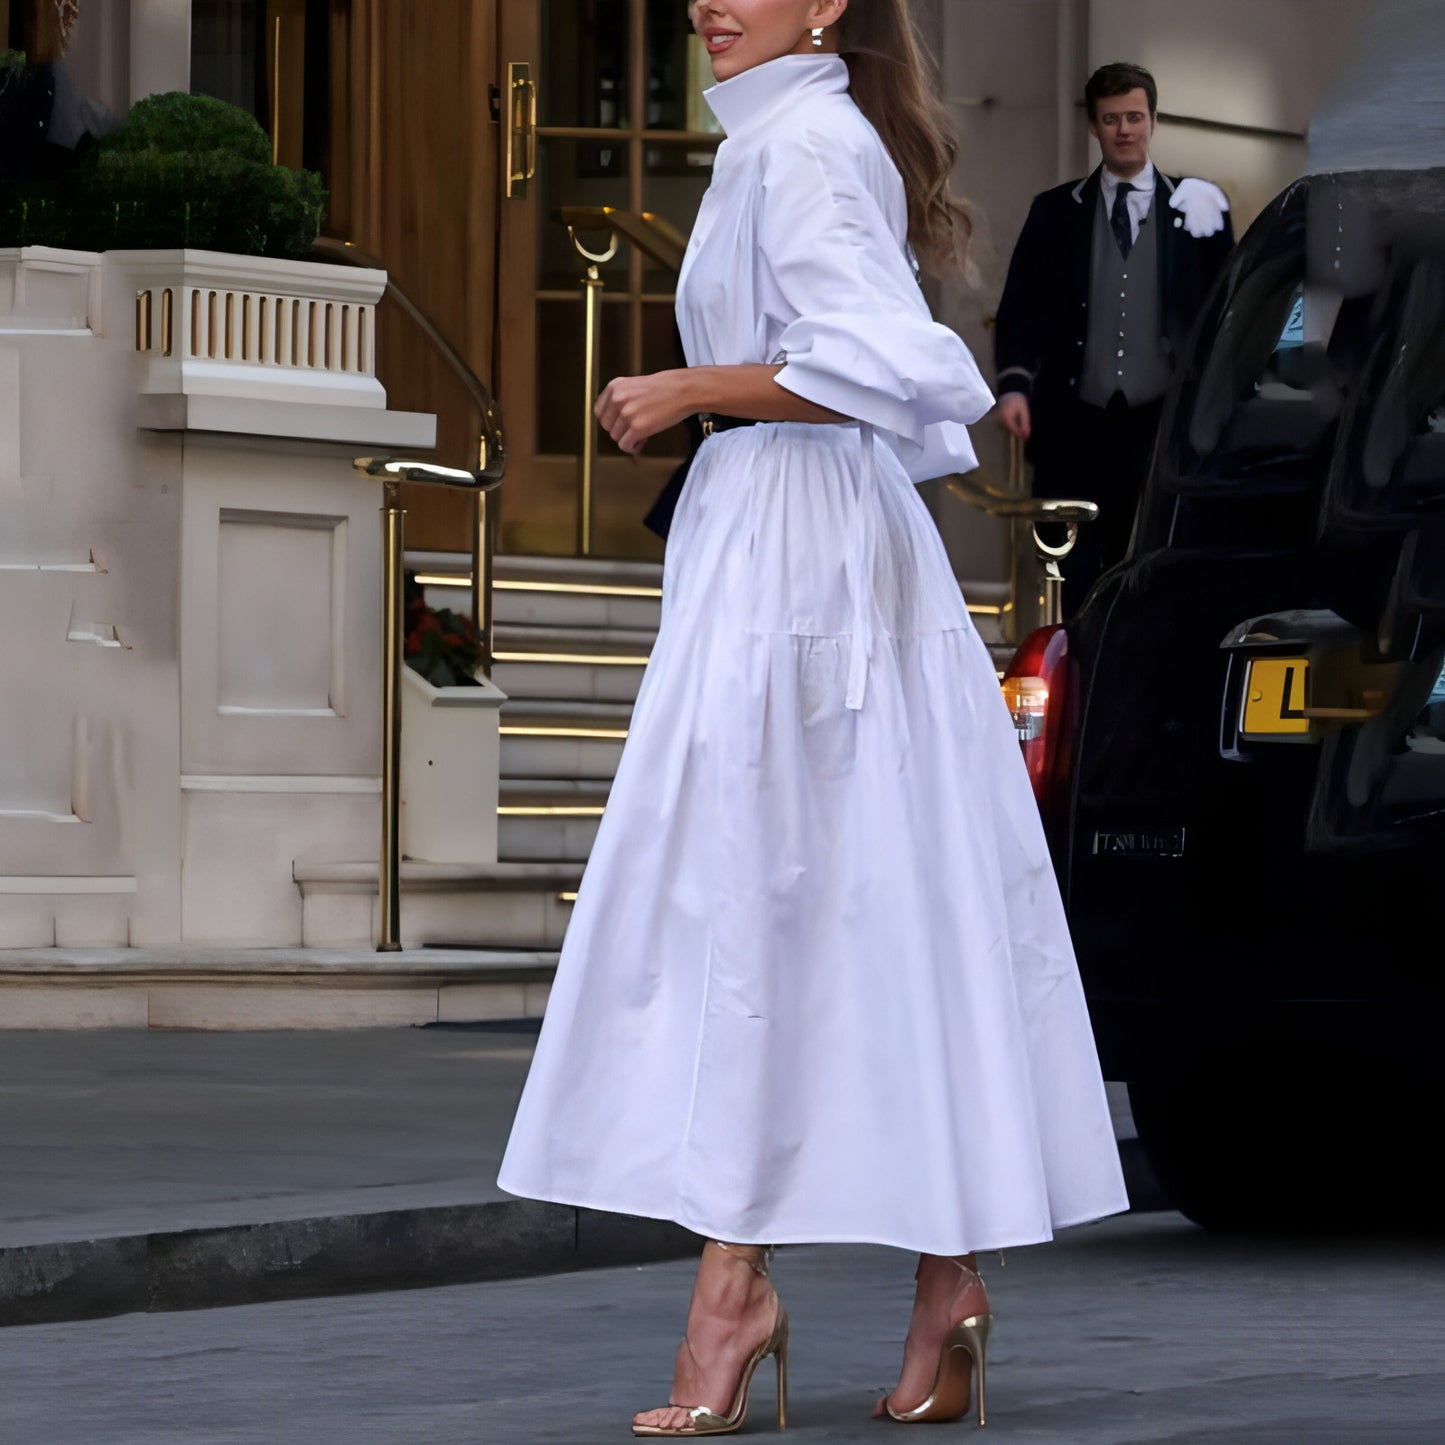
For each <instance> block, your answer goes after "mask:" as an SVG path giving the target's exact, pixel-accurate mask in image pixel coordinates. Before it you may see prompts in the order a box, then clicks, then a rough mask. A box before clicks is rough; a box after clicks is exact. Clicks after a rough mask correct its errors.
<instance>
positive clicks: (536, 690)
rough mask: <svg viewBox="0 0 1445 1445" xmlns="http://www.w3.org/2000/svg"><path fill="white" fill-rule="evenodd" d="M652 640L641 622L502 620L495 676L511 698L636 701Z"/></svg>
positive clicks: (498, 638) (498, 634) (499, 630)
mask: <svg viewBox="0 0 1445 1445" xmlns="http://www.w3.org/2000/svg"><path fill="white" fill-rule="evenodd" d="M652 643H653V636H652V634H651V633H649V632H647V631H645V630H642V629H637V628H570V627H544V626H537V625H534V624H518V623H508V624H506V625H499V626H498V627H497V629H496V660H495V663H494V664H493V668H492V681H493V682H495V683H496V684H497V686H498V687H499V688H501V689H502V691H503V692H504V693H506V694H507V696H508V697H509V698H519V699H520V698H526V699H551V700H563V699H574V700H577V701H588V702H632V701H633V700H634V699H635V698H636V696H637V689H638V687H639V686H640V685H641V683H642V672H643V669H644V668H645V667H646V665H647V658H648V655H649V654H650V653H651V651H652Z"/></svg>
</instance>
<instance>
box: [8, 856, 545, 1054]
mask: <svg viewBox="0 0 1445 1445" xmlns="http://www.w3.org/2000/svg"><path fill="white" fill-rule="evenodd" d="M372 871H373V872H374V871H375V869H374V867H373V869H372ZM404 916H405V905H403V917H404ZM556 965H557V952H556V949H555V948H514V949H408V950H406V951H404V952H400V953H378V952H376V950H375V948H374V947H372V946H370V945H369V944H368V945H366V946H363V947H359V948H349V949H322V948H261V949H226V948H215V947H187V946H185V945H179V946H175V947H166V948H111V949H68V948H35V949H4V950H0V1029H96V1028H103V1029H114V1028H137V1029H147V1028H149V1029H215V1030H232V1029H330V1028H395V1027H399V1026H403V1025H409V1024H428V1023H474V1022H482V1021H487V1020H492V1019H512V1018H540V1017H541V1015H542V1012H543V1010H544V1008H545V1007H546V1003H547V994H548V991H549V990H550V988H551V982H552V977H553V974H554V973H555V972H556Z"/></svg>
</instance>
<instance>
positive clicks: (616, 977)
mask: <svg viewBox="0 0 1445 1445" xmlns="http://www.w3.org/2000/svg"><path fill="white" fill-rule="evenodd" d="M499 1182H500V1184H501V1187H502V1188H503V1189H505V1190H507V1191H509V1192H510V1193H513V1194H519V1195H524V1196H527V1197H529V1198H534V1199H547V1200H554V1201H557V1202H559V1203H565V1204H573V1205H581V1206H586V1207H590V1208H593V1209H603V1210H612V1211H617V1212H621V1213H625V1214H635V1215H645V1216H649V1217H653V1218H660V1219H671V1220H675V1221H676V1222H677V1223H679V1224H681V1225H684V1226H685V1227H687V1228H688V1229H691V1230H694V1231H696V1232H697V1233H698V1234H701V1235H707V1236H711V1237H713V1238H718V1239H725V1240H732V1241H738V1242H748V1243H766V1244H785V1243H801V1242H808V1241H816V1242H824V1241H831V1242H845V1241H858V1242H864V1241H866V1242H873V1243H879V1244H891V1245H899V1246H902V1247H904V1248H907V1249H911V1250H920V1251H927V1252H929V1253H935V1254H962V1253H966V1252H968V1251H969V1250H974V1249H998V1248H1003V1247H1006V1246H1011V1245H1021V1244H1029V1243H1035V1242H1038V1241H1042V1240H1046V1239H1048V1238H1050V1237H1051V1234H1052V1231H1053V1230H1054V1229H1056V1228H1059V1227H1061V1226H1064V1225H1068V1224H1074V1223H1078V1222H1080V1221H1083V1220H1087V1219H1095V1218H1098V1217H1100V1216H1102V1215H1106V1214H1112V1213H1116V1212H1117V1211H1119V1210H1123V1209H1127V1208H1128V1199H1127V1196H1126V1194H1125V1191H1124V1184H1123V1178H1122V1175H1121V1173H1120V1169H1119V1158H1118V1151H1117V1148H1116V1145H1115V1142H1114V1134H1113V1128H1112V1126H1111V1122H1110V1117H1109V1109H1108V1104H1107V1101H1106V1098H1105V1094H1104V1087H1103V1082H1102V1080H1101V1078H1100V1074H1099V1065H1098V1059H1097V1055H1096V1053H1095V1049H1094V1040H1093V1035H1092V1032H1091V1030H1090V1026H1089V1019H1088V1014H1087V1012H1086V1010H1085V1005H1084V998H1083V992H1082V989H1081V987H1080V983H1079V976H1078V970H1077V968H1076V966H1075V963H1074V957H1073V951H1072V948H1071V946H1070V942H1069V935H1068V929H1067V925H1066V923H1065V920H1064V913H1063V908H1062V905H1061V902H1060V899H1059V894H1058V889H1057V886H1056V884H1055V881H1054V875H1053V870H1052V867H1051V864H1050V860H1049V854H1048V849H1047V846H1046V844H1045V841H1044V836H1043V831H1042V828H1041V826H1040V823H1039V818H1038V810H1037V808H1036V805H1035V803H1034V798H1033V794H1032V792H1031V790H1030V787H1029V783H1028V779H1027V776H1026V774H1025V771H1024V767H1023V762H1022V759H1021V758H1020V756H1019V748H1018V743H1017V741H1016V739H1015V735H1014V730H1013V726H1012V723H1011V720H1010V718H1009V715H1008V711H1007V709H1006V708H1005V706H1004V703H1003V700H1002V698H1001V695H1000V692H999V686H998V680H997V677H996V675H995V672H994V668H993V663H992V661H991V659H990V658H989V655H988V652H987V650H986V648H985V647H984V645H983V642H982V641H981V639H980V638H979V636H978V634H977V633H976V632H975V631H974V629H973V626H972V624H971V623H970V621H969V617H968V611H967V608H966V607H965V605H964V602H963V599H962V597H961V596H960V594H959V589H958V584H957V582H956V581H955V579H954V577H953V574H952V571H951V569H950V566H949V563H948V559H947V556H946V554H945V553H944V550H943V546H942V544H941V542H940V540H939V537H938V533H937V531H936V529H935V528H934V525H933V521H932V518H931V517H930V516H929V515H928V511H927V509H926V508H925V507H924V505H923V502H922V500H921V498H920V497H919V496H918V494H917V492H916V491H915V489H914V487H913V485H912V483H911V482H910V481H909V480H908V477H907V475H906V474H905V472H904V470H903V468H902V466H901V465H900V464H899V462H898V460H897V458H896V457H895V456H894V454H893V453H892V451H891V450H890V449H889V448H888V447H887V446H886V445H885V444H884V443H883V442H882V441H881V440H879V439H877V438H875V436H874V434H873V433H872V431H871V430H870V429H868V428H866V427H860V426H857V425H847V426H805V425H800V424H779V425H767V426H756V427H748V428H740V429H738V430H735V431H730V432H725V433H721V434H719V435H716V436H714V437H712V438H711V439H710V440H709V441H707V442H706V443H705V444H704V445H703V447H702V450H701V451H700V452H699V453H698V456H697V459H696V461H695V462H694V464H693V468H692V472H691V475H690V476H689V478H688V482H687V486H686V488H685V489H684V491H683V495H682V499H681V502H680V505H679V507H678V511H677V515H676V518H675V520H674V523H673V530H672V535H671V537H670V538H669V541H668V548H667V563H666V568H665V577H664V586H663V616H662V626H661V630H660V632H659V634H658V638H657V644H656V647H655V649H654V651H653V655H652V661H651V663H650V664H649V665H648V669H647V674H646V676H645V678H644V680H643V684H642V688H641V691H640V693H639V695H638V699H637V706H636V709H635V711H634V713H633V719H632V726H631V730H630V733H629V736H628V740H627V746H626V748H625V750H624V752H623V757H622V761H621V764H620V766H619V768H618V772H617V778H616V781H615V783H614V785H613V788H612V794H611V799H610V801H609V803H608V806H607V812H606V815H605V816H604V818H603V819H602V824H601V827H600V829H599V831H598V835H597V841H596V844H595V846H594V848H593V851H592V857H591V861H590V862H589V864H588V866H587V873H586V876H585V878H584V879H583V882H582V887H581V892H580V895H579V897H578V899H577V904H576V908H575V911H574V913H573V917H572V921H571V924H570V926H569V928H568V931H567V937H566V942H565V944H564V947H563V949H562V957H561V961H560V963H559V965H558V969H557V979H556V983H555V985H554V987H553V990H552V995H551V998H550V1001H549V1002H548V1006H547V1016H546V1020H545V1023H544V1025H543V1028H542V1033H541V1037H540V1039H539V1041H538V1046H537V1052H536V1057H535V1059H534V1061H533V1064H532V1069H531V1073H530V1076H529V1078H528V1080H527V1085H526V1089H525V1091H524V1093H523V1096H522V1101H521V1104H520V1106H519V1108H518V1112H517V1117H516V1122H515V1124H514V1126H513V1130H512V1136H511V1140H510V1143H509V1145H508V1148H507V1154H506V1157H505V1159H504V1160H503V1163H502V1169H501V1175H500V1181H499Z"/></svg>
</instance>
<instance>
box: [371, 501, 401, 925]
mask: <svg viewBox="0 0 1445 1445" xmlns="http://www.w3.org/2000/svg"><path fill="white" fill-rule="evenodd" d="M381 536H382V542H381V557H382V575H381V877H380V880H379V892H380V897H381V920H380V922H381V927H380V934H381V936H380V940H379V941H378V943H377V945H376V948H377V952H378V953H394V952H396V951H397V950H398V949H400V948H401V669H402V656H401V654H402V641H403V638H402V632H403V628H404V626H405V622H404V617H405V606H406V603H405V597H404V594H405V591H406V579H405V570H404V569H405V566H406V508H405V507H403V506H402V505H401V485H400V483H399V482H397V481H394V480H391V479H390V478H388V480H387V482H386V484H385V487H384V489H383V501H382V507H381Z"/></svg>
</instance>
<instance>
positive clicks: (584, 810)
mask: <svg viewBox="0 0 1445 1445" xmlns="http://www.w3.org/2000/svg"><path fill="white" fill-rule="evenodd" d="M610 788H611V780H610V779H607V780H598V779H583V778H503V779H502V784H501V791H500V797H499V800H498V806H497V851H498V853H499V854H500V855H501V856H502V857H503V858H504V859H506V860H507V861H509V862H520V861H536V862H543V861H547V860H554V859H565V860H567V861H568V862H575V863H579V864H580V863H585V862H586V861H587V855H588V854H589V853H590V852H591V851H592V844H593V841H594V840H595V839H596V837H597V825H598V823H600V822H601V820H602V810H603V809H604V808H605V807H606V806H607V794H608V791H609V790H610Z"/></svg>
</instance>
